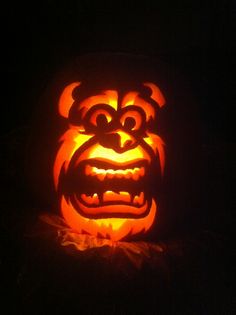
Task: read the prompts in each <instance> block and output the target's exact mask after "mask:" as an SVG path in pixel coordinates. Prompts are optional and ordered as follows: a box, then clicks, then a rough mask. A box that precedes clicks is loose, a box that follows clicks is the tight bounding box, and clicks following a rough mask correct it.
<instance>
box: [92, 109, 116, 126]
mask: <svg viewBox="0 0 236 315" xmlns="http://www.w3.org/2000/svg"><path fill="white" fill-rule="evenodd" d="M89 121H90V123H91V124H92V125H93V126H95V127H98V128H104V127H106V126H107V125H108V124H109V123H110V122H111V121H112V116H111V114H110V113H108V112H107V111H106V110H103V109H99V110H96V111H95V112H93V114H92V115H91V116H90V119H89Z"/></svg>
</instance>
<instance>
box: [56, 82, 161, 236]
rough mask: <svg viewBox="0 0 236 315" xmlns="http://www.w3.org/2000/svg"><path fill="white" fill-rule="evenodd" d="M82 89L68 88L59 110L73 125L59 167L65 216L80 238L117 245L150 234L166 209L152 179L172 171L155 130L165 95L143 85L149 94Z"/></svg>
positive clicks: (64, 137) (63, 138)
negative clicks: (160, 209) (130, 237)
mask: <svg viewBox="0 0 236 315" xmlns="http://www.w3.org/2000/svg"><path fill="white" fill-rule="evenodd" d="M82 85H83V82H73V83H71V84H69V85H67V86H66V87H65V88H64V90H63V91H62V94H61V96H60V99H59V105H58V111H59V114H60V115H61V116H62V117H63V118H64V119H66V120H68V130H67V131H66V132H65V133H64V134H63V135H62V136H61V138H60V148H59V150H58V152H57V155H56V158H55V163H54V183H55V187H56V189H57V190H58V193H59V196H60V207H61V212H62V215H63V217H64V219H65V221H66V223H67V224H68V225H69V226H70V227H71V228H72V229H73V230H75V231H77V232H78V233H88V234H91V235H93V236H100V237H106V238H110V239H112V240H119V239H122V238H124V237H125V236H127V235H129V234H131V235H133V234H137V233H139V232H143V231H144V232H145V231H147V230H148V229H149V228H150V227H151V225H152V224H153V222H154V218H155V216H156V214H157V212H158V205H157V203H156V202H155V200H154V199H153V196H152V195H151V193H150V189H149V185H150V182H149V180H150V176H151V174H152V172H157V173H158V172H159V175H160V174H161V173H163V170H164V162H165V157H164V142H163V140H162V139H161V137H160V136H159V135H157V134H154V133H152V132H151V130H150V126H151V124H153V122H155V116H156V110H157V108H161V107H162V106H163V105H164V104H165V99H164V96H163V94H162V92H161V91H160V89H159V87H158V86H157V85H155V84H154V83H152V82H143V83H141V85H142V88H143V90H144V92H145V93H144V95H142V94H141V93H140V92H139V91H129V90H127V91H126V93H123V95H122V94H121V93H119V91H118V90H110V89H104V90H102V91H99V92H98V93H96V94H92V95H89V96H87V97H85V98H83V99H80V97H79V95H78V94H79V89H80V87H81V86H82Z"/></svg>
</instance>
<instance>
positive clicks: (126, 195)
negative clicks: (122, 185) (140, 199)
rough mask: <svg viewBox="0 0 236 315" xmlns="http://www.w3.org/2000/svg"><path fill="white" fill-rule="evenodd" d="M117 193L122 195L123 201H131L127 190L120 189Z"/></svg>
mask: <svg viewBox="0 0 236 315" xmlns="http://www.w3.org/2000/svg"><path fill="white" fill-rule="evenodd" d="M119 194H120V195H121V196H122V197H123V198H122V200H124V201H125V202H129V203H130V202H131V195H130V194H129V193H128V192H127V191H120V192H119Z"/></svg>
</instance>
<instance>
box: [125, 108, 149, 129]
mask: <svg viewBox="0 0 236 315" xmlns="http://www.w3.org/2000/svg"><path fill="white" fill-rule="evenodd" d="M145 122H146V115H145V112H144V111H143V110H142V108H140V107H139V106H136V105H130V106H127V107H125V108H124V109H123V110H122V114H121V116H120V123H121V125H122V126H123V128H124V129H125V130H128V131H138V130H141V129H143V127H144V124H145Z"/></svg>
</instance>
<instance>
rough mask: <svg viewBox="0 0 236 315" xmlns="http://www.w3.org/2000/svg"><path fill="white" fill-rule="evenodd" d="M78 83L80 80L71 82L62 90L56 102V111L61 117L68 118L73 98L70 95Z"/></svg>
mask: <svg viewBox="0 0 236 315" xmlns="http://www.w3.org/2000/svg"><path fill="white" fill-rule="evenodd" d="M80 84H81V82H73V83H71V84H69V85H67V86H66V87H65V89H64V90H63V92H62V94H61V96H60V99H59V103H58V111H59V114H60V115H61V116H62V117H64V118H68V115H69V111H70V108H71V106H72V104H73V103H74V98H73V95H72V94H73V90H74V89H75V88H77V87H78V86H80Z"/></svg>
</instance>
